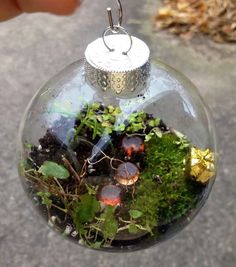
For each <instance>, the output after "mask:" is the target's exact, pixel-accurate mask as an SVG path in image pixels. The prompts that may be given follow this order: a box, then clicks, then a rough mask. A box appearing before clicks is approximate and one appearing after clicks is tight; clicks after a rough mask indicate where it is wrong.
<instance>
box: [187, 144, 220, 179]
mask: <svg viewBox="0 0 236 267" xmlns="http://www.w3.org/2000/svg"><path fill="white" fill-rule="evenodd" d="M190 174H191V175H192V176H194V177H195V179H196V181H197V182H201V183H206V182H208V181H209V180H210V178H212V177H213V176H214V175H215V155H214V153H213V152H212V151H210V149H206V150H201V149H198V148H196V147H193V148H192V150H191V172H190Z"/></svg>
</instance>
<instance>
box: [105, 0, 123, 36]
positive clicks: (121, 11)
mask: <svg viewBox="0 0 236 267" xmlns="http://www.w3.org/2000/svg"><path fill="white" fill-rule="evenodd" d="M116 3H117V5H118V16H119V19H118V23H117V24H116V25H114V21H113V16H112V11H111V8H110V7H108V8H107V14H108V19H109V24H110V28H111V31H112V32H113V33H117V27H120V26H121V25H122V20H123V8H122V5H121V2H120V0H116Z"/></svg>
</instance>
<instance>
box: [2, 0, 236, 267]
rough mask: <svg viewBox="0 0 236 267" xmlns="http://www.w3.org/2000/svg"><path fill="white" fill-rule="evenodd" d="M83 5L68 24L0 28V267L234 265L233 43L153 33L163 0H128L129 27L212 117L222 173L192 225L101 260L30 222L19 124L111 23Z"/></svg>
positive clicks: (37, 17)
mask: <svg viewBox="0 0 236 267" xmlns="http://www.w3.org/2000/svg"><path fill="white" fill-rule="evenodd" d="M109 2H112V3H113V2H115V1H108V0H104V1H89V0H87V1H85V3H84V4H83V7H82V8H81V10H80V11H78V12H77V14H75V15H74V16H72V17H68V18H59V17H54V16H49V15H42V14H34V15H23V16H21V17H19V18H16V19H14V20H11V21H8V22H4V23H1V24H0V151H1V157H0V266H1V267H6V266H7V267H36V266H37V267H54V266H56V267H60V266H68V267H74V266H77V267H78V266H79V267H85V266H90V267H95V266H96V267H104V266H108V267H109V266H130V267H132V266H135V267H141V266H148V267H154V266H165V267H169V266H172V267H180V266H181V267H182V266H187V267H203V266H207V267H221V266H222V267H223V266H224V267H233V266H235V262H236V208H235V206H236V205H235V197H236V174H235V173H236V171H235V166H236V164H235V163H236V46H233V45H216V44H213V43H211V42H210V41H207V39H206V38H202V37H201V38H195V39H194V40H193V41H191V42H190V43H189V44H185V43H184V42H182V41H180V40H179V39H177V38H175V37H172V36H169V35H167V34H166V33H158V34H157V33H153V32H152V22H151V20H150V18H151V16H153V15H154V14H155V10H156V9H157V6H158V4H160V1H157V0H139V1H137V0H130V1H124V2H125V4H124V8H125V11H126V12H125V15H126V16H125V21H127V25H128V28H129V30H130V31H131V32H132V33H133V34H135V35H137V36H140V37H142V38H144V39H145V40H146V42H147V43H148V44H149V45H150V46H151V49H152V53H153V57H158V58H161V59H162V60H164V61H166V62H167V63H169V64H170V65H172V66H174V67H176V68H177V69H180V70H181V71H182V72H184V73H185V74H186V75H187V76H188V77H190V78H191V80H192V81H193V82H194V83H195V84H196V85H197V86H198V87H199V89H200V92H201V94H202V96H203V97H204V99H205V100H206V101H207V102H208V104H209V106H210V108H211V109H212V111H213V116H214V118H215V122H216V128H217V133H218V140H219V155H220V164H219V173H218V179H217V182H216V183H215V186H214V189H213V192H212V194H211V196H210V199H209V200H208V202H207V204H206V206H205V207H204V208H203V210H202V211H201V212H200V214H199V215H198V216H197V218H196V219H195V220H194V221H193V222H192V223H191V224H190V226H188V227H187V228H186V229H185V230H184V231H182V232H181V233H180V234H178V235H177V236H176V237H175V238H174V239H172V240H169V241H167V242H166V243H164V244H162V245H161V246H157V247H154V248H150V249H147V250H144V251H140V252H136V253H133V254H122V255H121V254H106V253H105V254H104V253H99V252H94V251H90V250H86V249H83V248H81V247H78V246H76V245H74V244H73V243H70V242H68V241H63V240H62V239H61V237H60V236H57V235H56V234H55V233H53V232H52V231H50V230H49V229H48V228H47V227H45V225H44V224H43V223H42V222H41V221H40V220H39V221H38V217H37V216H35V213H34V211H33V209H32V208H31V205H30V203H29V201H28V200H27V198H26V197H25V195H24V193H23V190H22V188H21V185H20V183H19V180H18V177H17V172H16V164H15V146H16V135H17V131H18V125H19V121H20V119H21V116H22V113H23V111H24V109H25V106H26V104H27V103H28V101H29V100H30V98H31V97H32V96H33V95H34V93H35V92H36V90H37V89H38V87H40V86H41V85H43V84H44V82H45V81H47V80H48V79H49V78H50V77H51V76H53V75H54V74H56V73H57V72H58V71H59V70H60V69H62V68H63V67H64V66H65V65H68V64H69V63H70V62H73V61H75V60H76V59H78V58H81V57H82V56H83V51H84V49H85V47H86V44H87V43H88V42H90V41H92V40H94V39H95V38H97V36H98V35H99V34H100V33H101V32H102V31H103V29H104V25H106V24H107V20H106V17H105V11H104V10H105V7H106V6H107V4H108V3H109Z"/></svg>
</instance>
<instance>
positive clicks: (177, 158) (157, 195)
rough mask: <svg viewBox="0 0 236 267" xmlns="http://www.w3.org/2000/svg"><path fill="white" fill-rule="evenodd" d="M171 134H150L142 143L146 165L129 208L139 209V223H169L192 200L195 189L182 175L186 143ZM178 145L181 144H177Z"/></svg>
mask: <svg viewBox="0 0 236 267" xmlns="http://www.w3.org/2000/svg"><path fill="white" fill-rule="evenodd" d="M179 141H180V138H179V137H178V136H176V135H175V134H172V133H168V134H164V135H163V136H162V137H161V138H158V137H157V136H155V135H154V136H152V138H151V139H150V141H149V142H147V143H146V155H147V156H146V164H147V168H146V169H145V170H144V171H143V172H142V174H141V179H140V182H139V185H138V186H137V189H136V199H135V200H134V202H133V204H132V206H131V208H132V209H137V210H140V211H142V213H143V215H142V217H141V218H140V219H139V221H140V223H141V224H142V225H149V226H150V227H151V228H152V227H154V226H157V225H158V224H159V225H160V224H165V223H169V222H171V221H173V220H175V219H177V218H179V217H181V216H183V215H184V214H185V213H186V211H187V210H189V209H190V208H191V207H193V206H194V205H195V203H196V198H197V193H198V192H197V191H196V190H197V189H195V187H194V186H193V184H192V182H191V180H190V179H188V177H186V172H185V166H186V163H185V162H186V158H187V157H188V156H189V153H190V146H189V145H188V146H184V147H183V146H181V142H179ZM180 146H181V147H180Z"/></svg>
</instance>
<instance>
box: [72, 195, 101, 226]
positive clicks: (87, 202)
mask: <svg viewBox="0 0 236 267" xmlns="http://www.w3.org/2000/svg"><path fill="white" fill-rule="evenodd" d="M80 200H81V201H80V202H77V203H76V205H75V212H74V219H75V224H76V225H78V224H81V223H86V222H91V221H92V220H93V219H94V217H95V215H96V213H97V212H99V211H100V203H99V202H98V201H97V200H96V198H95V197H94V196H92V195H89V194H85V195H82V196H81V197H80Z"/></svg>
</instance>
